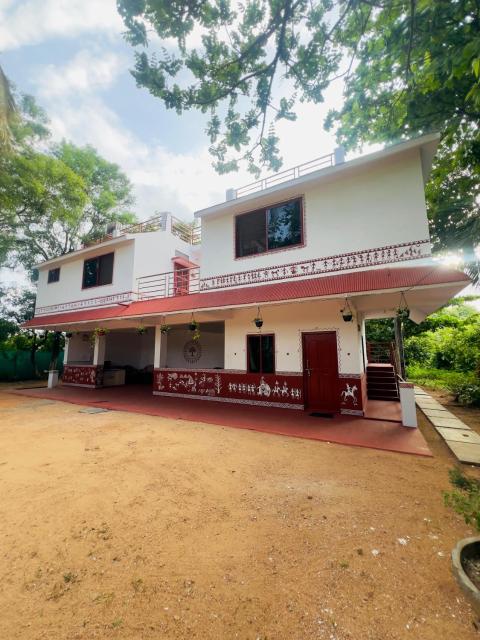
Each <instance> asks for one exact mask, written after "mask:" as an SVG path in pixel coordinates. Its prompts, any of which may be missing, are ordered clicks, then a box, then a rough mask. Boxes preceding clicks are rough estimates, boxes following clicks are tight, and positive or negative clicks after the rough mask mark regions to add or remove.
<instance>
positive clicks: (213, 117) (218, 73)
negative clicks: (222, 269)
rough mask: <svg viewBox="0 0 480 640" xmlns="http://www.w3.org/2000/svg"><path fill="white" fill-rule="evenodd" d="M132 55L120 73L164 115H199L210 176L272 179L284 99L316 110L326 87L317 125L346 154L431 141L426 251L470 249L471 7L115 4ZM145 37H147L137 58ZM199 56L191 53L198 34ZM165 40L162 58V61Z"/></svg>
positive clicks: (474, 183)
mask: <svg viewBox="0 0 480 640" xmlns="http://www.w3.org/2000/svg"><path fill="white" fill-rule="evenodd" d="M117 5H118V9H119V12H120V14H121V16H122V18H123V21H124V23H125V26H126V29H127V31H126V38H127V40H128V41H129V42H130V43H131V44H132V45H133V46H135V47H137V51H136V54H135V68H134V70H133V72H132V73H133V76H134V77H135V79H136V81H137V85H138V86H140V87H145V88H147V89H148V90H149V91H150V92H151V93H152V94H153V95H154V96H156V97H158V98H160V99H161V100H162V101H163V103H164V104H165V106H166V107H167V108H169V109H175V110H176V111H177V113H179V114H180V113H182V112H183V111H185V110H188V109H198V110H200V111H201V112H203V113H206V114H209V115H210V120H209V123H208V135H209V138H210V142H211V148H210V150H211V153H212V156H213V158H214V165H215V167H216V169H217V170H218V171H219V172H227V171H232V170H236V169H237V168H238V166H239V162H240V161H241V160H244V161H246V162H247V164H248V167H249V169H250V170H251V171H252V172H253V173H258V172H259V170H260V167H261V166H266V167H267V168H270V169H273V170H278V168H279V167H280V166H281V159H280V157H279V154H278V138H277V137H276V135H275V129H274V125H275V122H276V121H278V120H280V119H289V120H294V119H295V118H296V114H295V105H296V104H297V102H298V101H312V102H317V103H318V102H321V101H323V99H324V92H325V89H326V88H327V87H328V86H329V85H330V84H331V83H332V82H333V81H335V80H338V79H342V80H343V81H344V83H345V103H344V106H343V108H342V109H341V110H340V111H338V112H332V113H330V114H329V116H328V118H327V121H326V127H327V128H331V127H333V126H337V127H338V139H339V141H340V142H342V143H343V144H344V145H345V146H346V147H349V148H354V147H358V146H359V145H361V144H362V143H365V142H379V141H388V142H393V141H398V140H401V139H403V138H407V137H411V136H412V135H415V134H419V133H424V132H428V131H431V130H439V131H440V132H441V134H442V142H441V148H440V152H439V154H438V156H437V159H436V163H435V166H434V170H433V177H432V181H431V183H430V186H429V189H428V191H427V196H428V208H429V216H430V220H431V222H432V229H433V239H434V246H435V248H437V249H445V248H448V249H451V248H454V249H457V248H462V249H463V250H464V251H465V252H466V255H467V257H468V258H470V259H471V271H472V273H473V274H474V275H475V274H476V277H478V269H477V267H476V262H475V259H474V256H473V252H474V250H475V248H476V246H477V245H478V244H479V243H480V228H479V227H480V223H479V216H478V198H479V189H480V186H479V181H478V179H477V176H478V170H479V164H480V160H479V158H480V133H479V132H480V129H479V127H478V124H479V120H480V54H479V52H480V6H479V2H478V0H457V1H455V2H452V1H451V0H395V1H394V2H393V1H387V0H376V1H372V0H336V1H335V0H317V1H315V0H314V1H312V0H246V1H245V2H243V3H240V2H233V1H229V0H210V1H205V2H199V1H195V2H190V1H183V2H182V1H179V0H117ZM151 33H154V34H156V36H158V37H159V38H160V39H161V43H162V45H163V46H162V47H160V49H159V51H158V52H154V53H152V54H150V55H149V54H148V53H147V47H148V46H150V45H152V37H151V36H150V34H151ZM199 34H200V36H201V46H195V43H196V42H198V35H199ZM172 42H173V43H175V49H174V50H172Z"/></svg>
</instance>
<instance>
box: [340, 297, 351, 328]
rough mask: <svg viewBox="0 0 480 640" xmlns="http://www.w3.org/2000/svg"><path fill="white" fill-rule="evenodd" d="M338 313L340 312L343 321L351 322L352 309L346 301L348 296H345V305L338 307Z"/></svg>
mask: <svg viewBox="0 0 480 640" xmlns="http://www.w3.org/2000/svg"><path fill="white" fill-rule="evenodd" d="M340 313H341V314H342V318H343V320H344V322H351V321H352V320H353V311H352V309H351V307H350V304H349V302H348V298H345V306H344V307H343V309H340Z"/></svg>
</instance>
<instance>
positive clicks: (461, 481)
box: [444, 468, 480, 616]
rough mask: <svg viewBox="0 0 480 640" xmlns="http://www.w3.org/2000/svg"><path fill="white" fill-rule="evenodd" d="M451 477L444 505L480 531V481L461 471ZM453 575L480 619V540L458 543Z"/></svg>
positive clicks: (456, 471)
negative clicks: (451, 488)
mask: <svg viewBox="0 0 480 640" xmlns="http://www.w3.org/2000/svg"><path fill="white" fill-rule="evenodd" d="M449 475H450V481H451V483H452V484H453V486H454V490H453V491H450V492H444V499H445V504H446V505H447V506H450V507H452V508H453V509H454V510H455V511H456V512H457V513H459V514H460V515H462V516H463V518H464V520H465V522H466V523H467V524H473V525H474V526H475V528H476V529H477V530H478V531H480V481H479V480H477V479H475V478H469V477H467V476H466V475H465V474H464V472H463V471H462V470H461V469H460V468H454V469H452V470H451V471H450V473H449ZM452 572H453V575H454V576H455V578H456V580H457V582H458V584H459V586H460V588H461V589H462V591H463V592H464V593H465V595H466V596H467V597H468V599H469V600H470V603H471V605H472V607H473V608H474V610H475V612H476V614H477V615H478V616H480V536H472V537H470V538H464V539H463V540H459V541H458V543H457V544H456V546H455V548H454V549H453V551H452Z"/></svg>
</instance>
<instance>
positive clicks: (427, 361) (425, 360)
mask: <svg viewBox="0 0 480 640" xmlns="http://www.w3.org/2000/svg"><path fill="white" fill-rule="evenodd" d="M404 352H405V361H406V363H407V365H408V364H419V365H423V366H425V367H428V366H431V365H432V362H433V358H434V354H435V339H434V337H433V335H432V334H431V332H430V331H428V332H426V333H423V334H421V335H418V336H411V337H410V338H407V339H406V340H405V343H404Z"/></svg>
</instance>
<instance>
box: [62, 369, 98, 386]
mask: <svg viewBox="0 0 480 640" xmlns="http://www.w3.org/2000/svg"><path fill="white" fill-rule="evenodd" d="M62 382H63V383H64V384H71V385H81V386H84V387H101V386H102V383H103V366H101V365H96V366H95V365H68V364H67V365H65V366H64V367H63V374H62Z"/></svg>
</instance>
